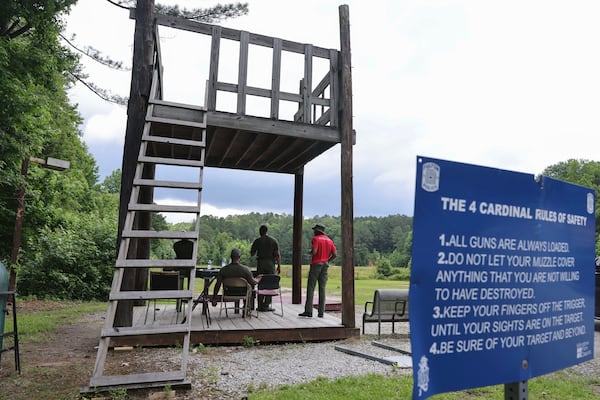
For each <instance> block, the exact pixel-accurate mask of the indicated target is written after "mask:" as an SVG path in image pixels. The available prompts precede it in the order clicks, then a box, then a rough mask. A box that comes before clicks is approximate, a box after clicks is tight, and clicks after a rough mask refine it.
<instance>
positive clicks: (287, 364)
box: [188, 339, 412, 399]
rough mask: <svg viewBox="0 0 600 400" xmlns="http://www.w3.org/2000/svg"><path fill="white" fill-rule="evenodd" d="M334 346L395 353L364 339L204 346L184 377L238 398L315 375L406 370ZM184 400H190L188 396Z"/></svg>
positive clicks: (309, 379)
mask: <svg viewBox="0 0 600 400" xmlns="http://www.w3.org/2000/svg"><path fill="white" fill-rule="evenodd" d="M404 342H406V340H404ZM387 343H390V341H387ZM394 343H396V344H399V343H400V341H393V343H390V344H392V345H394ZM340 345H343V346H344V347H349V348H352V349H353V350H358V351H363V352H367V353H369V354H375V355H377V356H380V357H386V356H390V355H395V354H394V353H395V352H391V351H389V350H385V349H381V348H377V347H375V346H372V345H371V344H370V340H364V339H360V340H359V339H353V340H344V341H337V342H326V343H304V344H302V343H297V344H284V345H272V346H270V345H266V346H256V347H250V348H245V347H229V348H208V349H203V350H199V351H198V352H197V353H196V355H193V356H191V357H190V361H189V363H188V365H189V369H190V374H189V375H191V377H192V381H193V386H194V387H197V386H204V387H208V388H210V389H212V391H213V393H214V392H215V391H218V392H220V393H221V395H222V397H220V398H225V399H229V398H231V399H234V398H237V399H240V398H242V397H243V396H244V395H246V394H247V393H248V392H251V391H253V390H254V389H258V388H271V387H276V386H281V385H295V384H299V383H303V382H310V381H313V380H315V379H317V378H319V377H324V378H327V379H330V380H334V379H337V378H341V377H345V376H352V375H365V374H371V373H374V374H381V375H398V374H407V373H408V374H409V373H411V372H412V371H411V369H410V368H395V367H392V366H391V365H386V364H384V363H381V362H377V361H373V360H368V359H365V358H362V357H358V356H354V355H350V354H346V353H343V352H341V351H339V350H336V346H340ZM396 354H397V353H396ZM190 398H193V394H191V397H190Z"/></svg>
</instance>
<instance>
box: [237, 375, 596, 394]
mask: <svg viewBox="0 0 600 400" xmlns="http://www.w3.org/2000/svg"><path fill="white" fill-rule="evenodd" d="M412 379H413V377H412V375H397V374H396V373H395V372H393V373H392V374H391V375H390V376H383V375H377V374H369V375H361V376H349V377H344V378H341V379H336V380H328V379H326V378H322V377H321V378H317V379H316V380H314V381H312V382H306V383H302V384H300V385H295V386H291V385H284V386H280V387H278V388H274V389H268V388H259V389H258V390H255V391H254V392H252V393H250V395H249V396H248V398H249V399H250V400H270V399H277V400H280V399H281V400H292V399H313V400H319V399H323V400H325V399H327V400H336V399H340V400H341V399H358V400H360V399H365V400H366V399H397V400H404V399H410V398H411V396H412ZM597 385H598V380H597V379H596V378H587V379H586V378H581V377H577V376H573V375H569V374H566V373H564V372H558V373H555V374H551V375H544V376H541V377H538V378H534V379H531V380H530V381H529V397H530V398H532V399H560V400H592V399H596V398H597V396H598V395H597V394H596V391H597ZM431 398H432V399H435V400H477V399H488V400H502V399H504V398H505V397H504V386H503V385H496V386H488V387H483V388H476V389H469V390H462V391H459V392H452V393H443V394H438V395H435V396H433V397H431Z"/></svg>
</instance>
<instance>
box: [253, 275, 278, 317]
mask: <svg viewBox="0 0 600 400" xmlns="http://www.w3.org/2000/svg"><path fill="white" fill-rule="evenodd" d="M280 280H281V277H280V276H279V275H276V274H264V275H261V278H260V280H259V281H258V287H257V290H256V295H257V297H258V296H266V297H271V299H272V298H273V297H275V296H279V305H280V306H281V314H277V313H275V314H277V315H279V316H282V317H283V299H282V298H281V286H280V285H279V281H280ZM256 316H257V317H258V307H257V308H256Z"/></svg>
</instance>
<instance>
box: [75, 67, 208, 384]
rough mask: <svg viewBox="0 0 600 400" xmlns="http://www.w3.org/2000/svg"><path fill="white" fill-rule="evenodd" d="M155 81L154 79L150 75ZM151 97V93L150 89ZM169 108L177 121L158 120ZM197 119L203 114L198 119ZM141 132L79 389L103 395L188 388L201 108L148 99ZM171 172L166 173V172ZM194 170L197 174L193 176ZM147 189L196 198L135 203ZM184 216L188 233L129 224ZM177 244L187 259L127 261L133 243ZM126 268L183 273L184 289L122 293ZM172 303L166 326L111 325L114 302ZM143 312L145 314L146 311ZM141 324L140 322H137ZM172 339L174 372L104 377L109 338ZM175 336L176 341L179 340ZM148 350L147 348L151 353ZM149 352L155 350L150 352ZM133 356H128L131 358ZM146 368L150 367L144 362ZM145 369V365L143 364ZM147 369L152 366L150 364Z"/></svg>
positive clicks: (150, 320) (201, 159)
mask: <svg viewBox="0 0 600 400" xmlns="http://www.w3.org/2000/svg"><path fill="white" fill-rule="evenodd" d="M155 79H156V76H155ZM152 92H153V93H156V91H152ZM170 107H175V108H177V109H179V110H184V111H183V112H182V114H183V116H182V119H181V120H178V119H174V118H168V119H167V118H164V117H163V116H161V112H160V110H161V109H165V108H170ZM186 109H187V110H189V111H190V112H191V113H193V114H194V116H195V120H190V119H189V118H188V116H186V115H185V114H186V113H185V110H186ZM198 116H204V117H203V118H202V119H200V120H198ZM145 120H146V122H145V125H144V132H143V136H142V141H141V146H140V151H139V155H138V159H137V167H136V173H135V177H134V180H133V185H132V192H131V197H130V201H129V206H128V210H127V215H126V219H125V224H124V228H123V233H122V239H121V243H120V247H119V252H118V257H117V261H116V266H115V270H114V276H113V282H112V287H111V293H110V297H109V304H108V310H107V316H106V321H105V324H104V328H103V329H102V331H101V335H100V343H99V347H98V354H97V358H96V364H95V367H94V372H93V375H92V378H91V380H90V386H89V388H87V390H82V392H84V391H95V392H97V391H106V390H112V389H120V388H125V389H130V388H132V389H133V388H147V387H160V386H167V385H169V386H171V387H186V386H188V387H189V386H191V383H190V380H189V379H188V378H187V377H186V370H187V359H188V353H189V347H190V335H191V321H192V307H191V305H192V301H193V293H194V280H195V276H196V275H195V269H196V257H197V249H198V231H199V225H200V201H201V194H202V176H203V169H204V155H205V145H206V113H205V112H204V110H203V109H202V108H201V107H196V106H186V105H181V104H174V103H167V102H163V101H160V100H157V99H151V100H150V101H149V104H148V110H147V114H146V118H145ZM145 167H150V168H154V169H155V173H156V174H157V175H155V176H158V173H159V172H160V171H159V170H160V169H161V168H163V167H167V168H176V169H179V168H181V169H183V170H185V173H182V174H181V175H180V174H178V176H186V175H187V176H190V175H194V176H197V178H198V179H197V180H195V181H190V180H189V178H188V180H181V181H174V180H160V179H149V178H144V177H143V175H142V172H143V170H144V168H145ZM171 172H172V171H171ZM196 172H197V175H196ZM144 188H151V190H153V191H154V190H155V189H157V190H166V191H168V190H172V189H174V190H179V191H181V190H186V191H193V192H195V194H197V197H196V198H197V202H196V204H195V205H185V206H182V205H178V204H143V203H140V202H139V198H140V190H144ZM160 212H168V213H173V212H174V213H187V214H190V220H191V219H192V218H191V217H193V218H194V219H195V225H194V229H193V230H191V231H184V232H179V231H178V232H176V231H154V230H139V229H136V228H135V225H134V221H135V220H136V218H138V217H139V215H138V214H140V213H160ZM158 239H162V240H165V239H166V240H170V241H172V242H175V241H177V240H182V239H186V240H189V241H191V242H193V251H192V256H191V258H189V259H166V260H151V259H130V258H128V254H129V253H130V247H131V246H132V244H133V243H134V241H135V240H158ZM131 268H134V269H135V268H145V269H150V268H164V269H177V270H180V271H183V272H184V273H185V278H187V282H188V285H187V287H179V288H177V290H148V291H127V290H122V282H123V277H124V274H126V273H127V271H128V270H129V269H131ZM161 299H163V300H164V299H174V300H176V301H177V302H178V304H186V303H187V307H185V317H184V318H183V319H182V322H177V319H176V320H175V322H171V323H169V324H168V325H161V324H160V323H159V321H154V319H153V318H148V323H146V322H145V321H142V322H143V323H140V322H137V321H136V320H134V321H133V324H132V325H133V326H130V327H115V326H114V323H115V316H116V313H117V304H118V302H120V301H140V300H144V301H147V302H150V301H152V302H154V300H161ZM146 312H147V311H146ZM142 320H143V318H142ZM174 334H175V335H176V337H177V338H178V339H177V340H178V343H173V344H174V345H175V344H178V345H182V346H181V347H179V346H178V348H180V349H181V363H180V366H179V368H178V369H177V370H173V371H142V372H139V371H135V372H133V371H129V372H130V373H129V372H128V373H126V374H120V375H107V374H106V373H105V367H106V364H107V354H108V352H109V350H110V349H111V347H114V346H111V339H114V338H119V337H124V336H138V335H170V337H174V336H173V335H174ZM179 338H181V339H182V341H181V342H179V340H180V339H179ZM151 350H152V349H150V351H151ZM154 350H155V349H154ZM133 356H135V354H134V353H132V357H133ZM146 364H150V363H146ZM146 367H148V365H146ZM150 367H153V366H150Z"/></svg>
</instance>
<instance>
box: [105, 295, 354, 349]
mask: <svg viewBox="0 0 600 400" xmlns="http://www.w3.org/2000/svg"><path fill="white" fill-rule="evenodd" d="M273 308H275V310H276V313H280V306H279V303H278V302H276V301H274V302H273ZM152 309H153V304H150V307H149V310H148V316H147V323H148V324H150V323H151V324H153V325H169V324H174V323H176V322H179V323H180V322H181V321H182V318H183V317H184V315H185V313H184V312H182V313H179V314H177V313H176V310H175V305H174V303H171V304H164V303H158V304H157V305H156V315H155V320H154V321H153V318H154V315H153V314H154V313H153V310H152ZM303 311H304V306H303V305H302V304H290V303H284V304H283V316H281V315H277V314H276V313H273V312H260V313H259V316H258V317H256V311H253V314H252V316H251V317H250V318H243V317H242V315H241V314H234V313H233V312H232V310H229V311H228V313H229V316H225V310H223V312H222V313H221V315H219V305H217V307H212V306H210V315H211V324H210V326H208V325H207V322H206V318H205V317H204V316H203V315H202V306H201V305H198V306H197V307H196V309H195V310H194V311H193V313H192V335H191V344H192V345H194V344H199V343H202V344H205V345H227V344H241V343H243V341H244V340H248V339H247V338H252V340H255V341H260V343H281V342H307V341H323V340H338V339H346V338H349V337H353V336H359V335H360V328H359V327H357V328H346V327H344V326H343V325H342V323H341V313H340V312H325V315H324V316H323V318H318V317H317V311H316V310H314V314H313V317H312V318H306V317H299V316H298V314H299V313H301V312H303ZM145 318H146V307H145V306H144V307H135V310H134V326H138V325H143V324H144V319H145ZM244 338H246V339H244ZM177 340H178V337H177V335H161V336H132V337H127V338H118V339H116V340H115V343H116V344H115V345H142V346H148V345H170V344H173V343H175V342H177Z"/></svg>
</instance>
